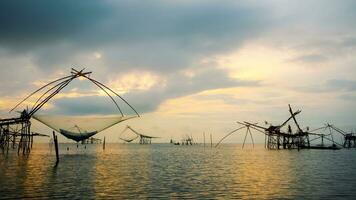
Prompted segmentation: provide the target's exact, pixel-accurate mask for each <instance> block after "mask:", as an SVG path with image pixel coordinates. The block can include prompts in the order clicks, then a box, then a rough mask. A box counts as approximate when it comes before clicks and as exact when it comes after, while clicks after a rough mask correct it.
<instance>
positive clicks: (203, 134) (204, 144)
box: [203, 132, 205, 148]
mask: <svg viewBox="0 0 356 200" xmlns="http://www.w3.org/2000/svg"><path fill="white" fill-rule="evenodd" d="M203 137H204V148H205V132H204V133H203Z"/></svg>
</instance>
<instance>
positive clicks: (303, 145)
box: [215, 105, 342, 150]
mask: <svg viewBox="0 0 356 200" xmlns="http://www.w3.org/2000/svg"><path fill="white" fill-rule="evenodd" d="M288 106H289V113H290V117H289V118H288V119H286V120H285V121H284V122H283V123H281V124H280V125H272V124H269V123H268V122H265V124H266V125H269V126H268V127H264V126H261V125H258V124H257V123H251V122H246V121H244V122H237V123H238V124H239V125H241V127H239V128H237V129H235V130H233V131H231V132H230V133H228V134H227V135H225V136H224V137H223V138H222V139H221V140H220V141H219V142H218V143H217V144H216V146H215V147H218V146H219V145H220V144H221V142H222V141H223V140H224V139H226V138H227V137H229V136H230V135H232V134H233V133H235V132H237V131H239V130H243V129H246V131H245V137H244V141H243V144H242V148H244V146H245V142H246V138H247V136H248V135H250V137H251V141H252V145H253V146H254V140H253V135H252V132H251V130H254V131H257V132H259V133H262V134H264V135H265V148H267V149H276V150H278V149H298V150H300V149H332V150H337V149H340V148H341V147H342V145H341V144H338V143H337V142H335V141H334V139H333V136H332V134H320V133H315V132H312V131H309V128H308V127H307V128H306V130H303V129H302V128H301V127H300V125H299V123H298V121H297V119H296V116H297V115H298V114H300V113H301V110H297V111H295V112H294V111H293V110H292V108H291V106H290V105H288ZM291 120H292V121H293V123H294V125H295V126H296V128H297V130H296V131H295V132H293V130H292V127H291V125H290V124H288V123H289V122H290V121H291ZM287 125H288V126H287ZM284 127H286V128H287V130H283V128H284ZM320 129H321V128H320ZM320 129H315V130H313V131H316V130H320ZM311 137H312V138H311ZM318 139H321V143H320V144H318V145H313V144H311V142H312V141H316V140H318ZM324 140H328V141H330V142H332V144H331V145H330V146H326V145H324Z"/></svg>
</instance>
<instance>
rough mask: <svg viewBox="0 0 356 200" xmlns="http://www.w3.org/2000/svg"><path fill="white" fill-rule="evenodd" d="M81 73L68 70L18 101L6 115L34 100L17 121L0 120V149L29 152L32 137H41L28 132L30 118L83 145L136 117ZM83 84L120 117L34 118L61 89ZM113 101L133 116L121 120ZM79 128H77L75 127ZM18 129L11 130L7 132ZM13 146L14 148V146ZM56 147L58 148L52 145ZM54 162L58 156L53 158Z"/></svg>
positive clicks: (47, 116) (115, 94)
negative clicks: (103, 96)
mask: <svg viewBox="0 0 356 200" xmlns="http://www.w3.org/2000/svg"><path fill="white" fill-rule="evenodd" d="M84 70H85V69H82V70H76V69H73V68H72V69H71V74H70V75H68V76H65V77H62V78H59V79H56V80H54V81H51V82H49V83H47V84H45V85H44V86H42V87H40V88H39V89H37V90H35V91H34V92H32V93H31V94H29V95H28V96H27V97H25V98H24V99H23V100H22V101H20V102H19V103H18V104H16V105H15V107H14V108H12V109H11V110H10V112H12V111H14V110H15V109H17V108H18V107H19V106H20V105H22V104H24V103H25V102H26V101H28V100H29V99H30V98H31V97H32V98H35V103H33V105H32V107H31V108H30V109H28V108H27V109H26V110H24V111H22V112H21V116H20V117H17V118H9V119H1V120H0V148H2V149H3V151H4V149H6V148H7V149H8V148H9V146H10V145H11V144H12V146H13V147H14V146H18V151H20V150H21V149H22V150H23V152H24V153H26V152H30V148H31V146H32V143H33V137H34V136H45V135H43V134H39V133H33V132H31V131H30V129H31V122H30V119H31V118H34V119H36V120H38V121H40V122H42V123H43V124H45V125H47V126H48V127H50V128H51V129H54V130H56V131H57V132H59V133H61V134H62V135H64V136H65V137H67V138H69V139H72V140H74V141H76V142H81V141H85V140H87V139H88V138H90V137H92V136H94V135H95V134H97V133H99V132H100V131H103V130H105V129H107V128H110V127H111V126H113V125H115V124H117V123H120V122H122V121H125V120H128V119H131V118H134V117H139V116H140V115H139V114H138V112H137V111H136V110H135V109H134V108H133V107H132V106H131V105H130V104H129V103H128V102H127V101H126V100H125V99H124V98H122V97H121V96H120V95H119V94H117V93H116V92H115V91H113V90H112V89H110V88H109V87H108V86H106V85H104V84H103V83H101V82H99V81H97V80H95V79H93V78H91V77H90V74H91V73H92V72H84ZM79 78H81V79H83V80H87V81H89V82H90V83H92V84H94V85H95V86H96V87H98V88H99V89H100V90H101V91H103V92H104V93H105V94H106V95H107V96H108V97H109V98H110V99H111V101H112V102H113V103H114V105H115V106H116V108H117V110H118V112H119V114H120V115H118V116H104V117H102V116H100V117H86V118H85V117H78V116H76V117H74V116H51V115H37V112H38V111H39V110H40V109H41V108H43V106H44V105H46V103H47V102H49V101H50V100H51V99H52V98H53V97H55V96H56V95H57V94H59V93H60V92H61V91H62V90H63V89H64V88H65V87H67V86H68V85H69V84H70V83H71V82H72V81H73V80H75V79H79ZM114 97H117V98H119V99H120V100H121V101H122V102H123V103H124V104H125V105H127V106H128V107H129V108H130V109H131V110H132V111H133V112H134V113H135V116H125V115H124V113H123V111H122V109H121V108H120V106H119V105H118V102H117V101H116V100H115V99H114ZM79 124H81V125H79ZM11 126H14V127H20V128H19V129H16V130H14V129H13V128H11ZM16 137H20V140H16ZM53 137H54V141H55V142H58V140H57V137H56V135H55V133H54V132H53ZM15 143H17V145H16V144H15ZM56 146H58V144H56ZM56 154H58V148H56ZM57 158H58V156H57Z"/></svg>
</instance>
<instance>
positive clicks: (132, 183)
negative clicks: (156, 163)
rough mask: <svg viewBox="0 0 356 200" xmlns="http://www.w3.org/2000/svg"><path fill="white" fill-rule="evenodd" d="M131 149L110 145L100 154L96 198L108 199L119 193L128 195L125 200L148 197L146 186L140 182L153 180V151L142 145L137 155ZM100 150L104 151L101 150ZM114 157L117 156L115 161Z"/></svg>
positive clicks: (95, 178) (97, 165) (96, 178)
mask: <svg viewBox="0 0 356 200" xmlns="http://www.w3.org/2000/svg"><path fill="white" fill-rule="evenodd" d="M130 146H132V145H119V148H118V145H117V144H108V146H107V148H106V150H105V152H103V153H99V154H98V159H97V160H98V161H97V162H96V163H95V166H94V168H95V174H94V180H95V185H94V187H95V189H94V190H95V195H96V198H99V199H100V198H105V197H106V198H107V197H108V196H110V195H114V196H115V194H126V195H123V196H122V198H127V197H129V196H130V195H131V194H135V195H137V196H136V197H139V198H147V192H145V186H144V185H139V184H137V183H138V182H143V183H148V182H149V181H150V176H151V172H152V169H151V168H152V166H151V163H152V162H150V161H149V160H150V157H151V156H152V155H151V148H150V146H141V148H140V149H139V152H135V153H133V152H132V150H133V149H132V148H128V147H130ZM142 147H143V148H142ZM98 148H101V147H98ZM98 151H99V152H100V150H99V149H98ZM112 157H115V160H113V159H112ZM125 191H126V192H125ZM114 196H113V197H114Z"/></svg>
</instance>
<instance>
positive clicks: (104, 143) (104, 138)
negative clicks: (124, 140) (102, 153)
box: [103, 137, 105, 150]
mask: <svg viewBox="0 0 356 200" xmlns="http://www.w3.org/2000/svg"><path fill="white" fill-rule="evenodd" d="M103 150H105V137H104V142H103Z"/></svg>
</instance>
